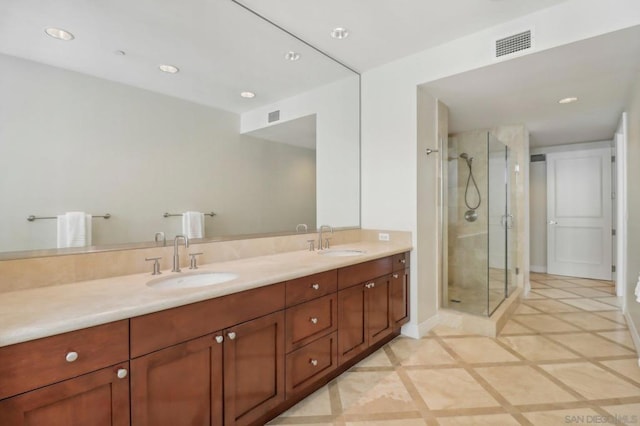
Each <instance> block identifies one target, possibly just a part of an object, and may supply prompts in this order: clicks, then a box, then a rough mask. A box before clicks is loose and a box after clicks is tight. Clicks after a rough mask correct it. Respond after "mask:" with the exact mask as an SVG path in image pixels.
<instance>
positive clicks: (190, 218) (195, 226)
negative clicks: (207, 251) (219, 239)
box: [182, 212, 204, 238]
mask: <svg viewBox="0 0 640 426" xmlns="http://www.w3.org/2000/svg"><path fill="white" fill-rule="evenodd" d="M182 233H183V234H184V235H186V236H187V238H204V213H201V212H184V213H183V214H182Z"/></svg>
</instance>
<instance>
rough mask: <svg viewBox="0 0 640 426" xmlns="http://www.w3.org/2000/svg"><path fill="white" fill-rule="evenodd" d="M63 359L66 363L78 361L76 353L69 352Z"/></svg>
mask: <svg viewBox="0 0 640 426" xmlns="http://www.w3.org/2000/svg"><path fill="white" fill-rule="evenodd" d="M64 359H66V360H67V362H73V361H75V360H77V359H78V352H69V353H68V354H67V356H66V357H64Z"/></svg>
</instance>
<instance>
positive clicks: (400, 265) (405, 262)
mask: <svg viewBox="0 0 640 426" xmlns="http://www.w3.org/2000/svg"><path fill="white" fill-rule="evenodd" d="M392 259H393V270H394V271H403V270H404V269H405V268H408V267H409V252H408V251H407V252H404V253H400V254H396V255H394V256H393V257H392Z"/></svg>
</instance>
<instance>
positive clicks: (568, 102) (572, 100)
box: [558, 96, 578, 104]
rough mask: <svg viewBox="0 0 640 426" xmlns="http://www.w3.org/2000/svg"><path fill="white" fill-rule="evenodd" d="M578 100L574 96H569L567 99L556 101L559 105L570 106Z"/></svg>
mask: <svg viewBox="0 0 640 426" xmlns="http://www.w3.org/2000/svg"><path fill="white" fill-rule="evenodd" d="M577 100H578V98H576V97H575V96H571V97H569V98H562V99H560V100H559V101H558V103H559V104H570V103H572V102H576V101H577Z"/></svg>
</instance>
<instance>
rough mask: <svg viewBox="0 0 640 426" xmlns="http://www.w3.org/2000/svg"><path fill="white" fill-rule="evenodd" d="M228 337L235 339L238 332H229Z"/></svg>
mask: <svg viewBox="0 0 640 426" xmlns="http://www.w3.org/2000/svg"><path fill="white" fill-rule="evenodd" d="M227 337H228V338H229V339H231V340H235V338H236V332H235V331H231V332H229V333H227Z"/></svg>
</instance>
